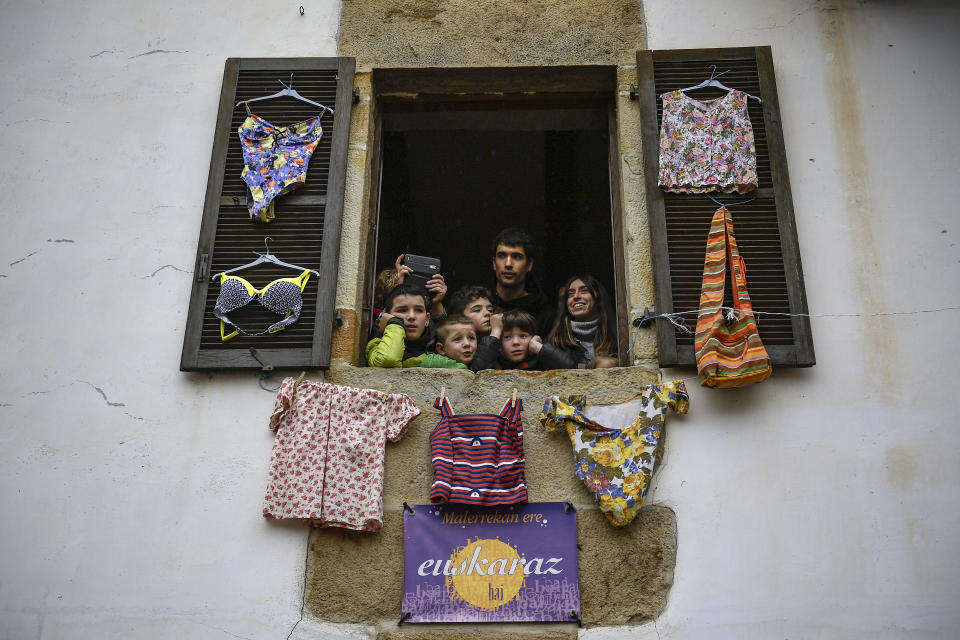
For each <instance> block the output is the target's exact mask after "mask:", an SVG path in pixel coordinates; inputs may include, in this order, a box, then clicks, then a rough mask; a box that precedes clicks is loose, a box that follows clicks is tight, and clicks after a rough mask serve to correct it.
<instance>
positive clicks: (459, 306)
mask: <svg viewBox="0 0 960 640" xmlns="http://www.w3.org/2000/svg"><path fill="white" fill-rule="evenodd" d="M492 299H493V296H491V295H490V290H489V289H487V288H486V287H479V286H472V287H465V288H463V289H460V290H458V291H457V292H456V293H455V294H453V296H451V298H450V313H456V314H462V315H465V316H467V317H468V318H469V319H470V321H471V322H472V323H473V328H474V330H475V331H476V332H477V338H478V339H481V340H482V339H483V338H484V337H485V336H489V335H490V328H491V327H490V317H491V316H493V312H494V309H493V303H492V302H491V300H492Z"/></svg>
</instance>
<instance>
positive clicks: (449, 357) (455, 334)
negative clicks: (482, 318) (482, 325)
mask: <svg viewBox="0 0 960 640" xmlns="http://www.w3.org/2000/svg"><path fill="white" fill-rule="evenodd" d="M476 352H477V333H476V331H475V330H474V328H473V323H472V322H470V319H469V318H467V317H466V316H463V315H460V314H456V315H448V316H447V317H446V318H444V319H443V320H441V321H440V322H439V323H438V324H437V353H436V354H430V355H429V356H427V357H426V359H425V360H424V361H423V364H421V365H420V366H421V367H443V368H446V369H466V368H468V367H469V365H470V363H471V362H473V357H474V355H476Z"/></svg>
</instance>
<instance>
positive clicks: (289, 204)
mask: <svg viewBox="0 0 960 640" xmlns="http://www.w3.org/2000/svg"><path fill="white" fill-rule="evenodd" d="M291 74H293V87H294V88H295V89H296V90H297V91H298V92H299V93H300V94H301V95H303V96H304V97H305V98H309V99H310V100H313V101H315V102H319V103H321V104H324V105H327V106H330V107H332V108H333V109H334V112H335V113H334V116H333V118H332V119H331V117H330V115H329V113H327V114H325V115H324V117H323V119H322V121H321V122H322V126H323V138H322V139H321V141H320V144H319V145H318V146H317V148H316V150H315V151H314V153H313V156H312V157H311V159H310V163H309V165H308V171H307V179H306V184H305V185H304V186H303V187H301V188H300V189H298V190H296V191H293V192H291V193H288V194H286V195H282V196H280V197H279V198H277V199H276V200H275V201H274V202H275V212H276V218H275V219H274V220H273V221H272V222H269V223H259V222H253V221H251V219H250V215H249V213H248V212H247V206H246V185H245V183H244V182H243V180H242V179H241V178H240V173H241V171H242V170H243V157H242V154H241V151H240V141H239V138H238V136H237V129H238V128H239V127H240V125H241V123H242V122H243V120H244V119H245V118H246V115H247V114H246V110H245V109H244V107H243V105H240V106H239V107H234V105H235V104H236V102H237V101H239V100H242V99H244V98H254V97H258V96H264V95H268V94H271V93H274V92H276V91H280V90H282V89H283V87H282V86H281V85H280V83H279V82H277V80H283V81H284V82H289V81H290V79H291ZM353 74H354V59H353V58H229V59H228V60H227V62H226V65H225V67H224V73H223V88H222V90H221V93H220V109H219V112H218V114H217V125H216V131H215V136H214V142H213V155H212V157H211V159H210V174H209V178H208V181H207V193H206V199H205V201H204V206H203V221H202V223H201V226H200V240H199V242H198V244H197V259H196V264H195V267H194V269H195V271H194V273H195V274H196V275H195V278H194V283H193V291H192V293H191V296H190V309H189V313H188V316H187V327H186V332H185V335H184V340H183V354H182V356H181V360H180V369H181V370H183V371H191V370H203V369H248V368H260V366H261V363H260V362H258V361H257V359H256V358H254V356H253V353H252V352H251V347H253V348H255V349H256V352H257V355H259V356H260V358H262V359H263V360H264V361H266V362H268V363H269V364H271V365H273V366H277V367H312V368H315V367H326V366H328V365H329V363H330V338H331V332H332V330H333V305H334V296H335V294H336V279H337V258H338V253H339V242H340V219H341V214H342V211H343V187H344V173H345V169H346V158H347V138H348V134H349V127H350V108H351V97H352V95H351V94H352V89H353ZM250 108H251V110H252V111H253V112H254V113H256V114H257V115H259V116H261V117H263V118H265V119H266V120H267V121H269V122H270V123H272V124H274V125H278V126H283V125H289V124H293V123H296V122H301V121H303V120H305V119H307V118H310V117H312V116H315V115H317V111H318V110H317V108H316V107H314V106H312V105H310V104H307V103H305V102H301V101H299V100H296V99H294V98H286V97H285V98H277V99H273V100H265V101H263V102H257V103H254V104H251V105H250ZM265 238H270V241H269V246H270V250H271V253H273V254H275V255H276V256H277V257H278V258H279V259H280V260H283V261H285V262H289V263H292V264H296V265H301V266H304V267H307V268H312V269H317V270H319V271H320V277H319V278H318V277H316V276H311V278H310V281H309V282H308V284H307V286H306V289H305V290H304V295H303V298H304V307H303V312H302V313H301V315H300V319H299V320H298V321H297V322H296V323H294V324H292V325H290V326H288V327H287V328H286V329H284V330H282V331H279V332H277V333H273V334H265V335H262V336H257V337H251V336H244V335H239V336H237V337H235V338H233V339H232V340H229V341H227V342H222V341H221V339H220V322H219V320H218V319H217V318H216V317H214V315H213V313H212V311H213V307H214V304H215V303H216V299H217V295H218V293H219V290H220V287H219V285H217V284H216V283H213V282H211V280H210V278H211V275H212V274H217V273H219V272H221V271H224V270H227V269H230V268H232V267H237V266H240V265H243V264H246V263H248V262H250V261H251V260H254V259H255V258H256V256H255V255H254V254H253V252H254V251H259V252H263V251H264V239H265ZM237 275H242V276H243V277H244V278H246V279H247V280H249V281H250V282H251V283H252V284H253V285H254V286H255V287H258V288H259V287H262V286H263V285H265V284H267V283H269V282H270V281H272V280H274V279H275V278H282V277H290V276H296V275H298V274H297V273H296V272H295V271H291V270H290V269H284V268H282V267H277V266H275V265H271V264H269V263H267V264H263V265H259V266H257V267H255V268H252V269H249V270H246V271H242V272H239V273H238V274H237ZM230 317H231V319H232V320H234V321H235V322H236V323H237V324H239V325H240V326H241V327H244V328H245V329H248V330H250V331H260V330H263V329H266V328H267V327H268V326H270V325H271V324H272V323H274V322H276V321H277V320H278V319H279V316H277V315H276V314H274V313H272V312H270V311H268V310H266V309H264V308H263V307H261V306H260V305H259V304H258V303H257V302H253V303H251V304H250V305H248V306H247V307H244V308H243V309H239V310H237V311H236V312H234V313H232V314H230Z"/></svg>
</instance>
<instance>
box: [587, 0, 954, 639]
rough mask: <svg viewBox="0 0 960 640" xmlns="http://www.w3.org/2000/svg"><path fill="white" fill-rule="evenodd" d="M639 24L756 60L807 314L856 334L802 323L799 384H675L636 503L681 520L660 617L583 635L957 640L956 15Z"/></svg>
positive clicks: (787, 8)
mask: <svg viewBox="0 0 960 640" xmlns="http://www.w3.org/2000/svg"><path fill="white" fill-rule="evenodd" d="M643 6H644V10H645V15H646V19H647V37H648V44H649V47H650V48H651V49H672V48H699V47H725V46H751V45H762V44H770V45H772V47H773V56H774V65H775V68H776V74H777V83H778V86H779V94H780V105H781V109H782V116H783V125H784V129H785V137H786V149H787V155H788V162H789V170H790V177H791V180H792V186H793V196H794V203H795V205H796V218H797V227H798V233H799V239H800V248H801V252H802V257H803V267H804V273H805V277H806V289H807V295H808V298H809V304H810V309H811V312H812V313H813V314H857V315H854V316H842V317H837V316H829V317H819V316H818V317H815V318H814V319H813V334H814V342H815V346H816V352H817V366H816V367H814V368H812V369H810V370H804V371H775V372H774V375H773V377H772V378H770V380H769V381H767V382H764V383H763V384H762V385H758V386H756V387H755V388H749V389H744V390H740V391H710V390H705V389H701V388H699V387H697V386H696V384H695V382H693V381H691V382H690V383H688V384H691V385H692V386H690V390H691V409H690V414H689V416H687V417H686V418H685V419H676V420H674V421H673V422H671V423H670V437H669V440H668V452H667V457H666V464H665V466H663V467H662V469H661V472H660V474H659V476H658V480H657V482H656V485H655V490H654V494H653V496H654V500H656V501H658V502H664V503H666V504H669V505H671V506H673V507H674V509H675V510H676V512H677V517H678V524H677V527H678V532H679V555H678V561H677V571H676V583H675V585H674V587H673V590H672V591H671V593H670V598H669V603H668V605H667V609H666V611H665V612H664V614H663V615H662V616H661V617H660V619H659V620H658V622H657V624H656V625H655V626H654V625H649V626H647V627H644V628H640V629H635V630H633V631H632V633H630V634H627V633H626V632H625V631H624V630H622V629H620V630H616V631H615V632H613V631H592V632H588V633H586V634H584V635H585V636H586V637H588V638H595V639H599V638H607V637H609V638H614V637H616V638H622V637H626V636H627V635H631V636H633V637H636V638H651V639H652V638H658V639H661V640H666V639H667V638H671V639H680V638H737V639H747V638H757V639H768V638H844V639H846V638H903V637H908V638H927V637H940V638H956V637H958V636H960V607H958V602H960V600H958V595H957V594H958V592H960V561H958V560H960V504H958V500H957V490H956V487H957V486H958V482H960V470H958V465H957V464H956V462H955V458H956V452H957V449H958V445H960V436H958V429H957V422H958V420H957V417H956V416H957V413H958V408H960V406H958V399H957V398H958V393H957V390H956V383H955V382H952V380H954V378H955V366H954V360H955V358H956V355H957V353H958V346H960V344H958V340H957V338H956V336H955V335H951V333H952V329H953V327H955V326H956V324H957V322H958V321H960V310H957V307H958V306H960V216H958V214H957V205H956V202H957V201H958V198H960V181H958V179H957V178H958V166H960V162H958V161H960V151H958V149H960V127H958V125H957V120H956V115H957V113H958V109H957V105H958V101H960V71H958V67H957V61H958V60H960V44H958V39H957V30H956V25H957V24H958V23H960V11H958V9H957V8H956V6H955V5H954V4H953V3H946V2H941V3H937V2H796V1H792V0H791V1H786V0H784V1H771V0H755V1H751V0H738V1H733V2H721V3H706V2H698V1H696V0H686V1H683V0H681V1H678V0H646V1H645V2H644V3H643ZM733 211H734V215H736V208H735V207H734V209H733ZM942 307H953V309H952V310H947V311H940V312H931V313H907V314H903V315H879V316H877V315H870V314H881V313H888V312H902V311H905V312H910V311H917V310H928V309H938V308H942ZM673 374H680V375H689V373H688V372H667V375H673Z"/></svg>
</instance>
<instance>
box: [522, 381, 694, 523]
mask: <svg viewBox="0 0 960 640" xmlns="http://www.w3.org/2000/svg"><path fill="white" fill-rule="evenodd" d="M688 406H689V397H688V396H687V388H686V387H685V386H684V384H683V381H682V380H675V381H673V382H671V383H669V384H666V385H663V387H660V386H658V385H654V384H651V385H648V386H647V387H646V388H645V389H644V390H643V391H642V392H641V393H640V394H638V395H637V396H636V397H635V398H633V399H632V400H629V401H628V402H623V403H620V404H610V405H596V406H590V407H588V406H587V399H586V396H580V397H579V398H577V397H573V398H571V399H570V403H566V402H562V401H561V400H560V399H559V398H558V397H557V396H552V397H550V398H547V401H546V402H545V403H544V405H543V412H542V413H541V414H540V422H541V423H542V424H543V426H544V427H545V428H546V430H547V432H548V433H556V432H557V431H558V430H559V429H560V428H561V427H562V428H565V429H566V432H567V435H568V436H569V437H570V442H571V444H572V445H573V460H574V465H575V470H576V474H577V477H578V478H580V479H581V480H583V483H584V484H585V485H586V487H587V489H589V490H590V491H592V492H593V494H594V496H595V498H596V501H597V504H599V505H600V510H601V511H602V512H603V515H605V516H606V517H607V520H609V521H610V523H611V524H613V525H614V526H617V527H622V526H624V525H626V524H629V523H630V522H631V521H632V520H633V519H634V518H635V517H636V515H637V512H638V511H640V506H641V505H642V504H643V500H644V498H646V496H647V490H648V489H649V487H650V480H651V478H652V477H653V470H654V464H655V463H656V462H658V461H659V457H660V451H659V450H658V447H659V446H660V442H661V440H662V438H663V429H664V425H665V423H666V414H667V409H673V410H674V411H676V412H677V413H686V412H687V408H688Z"/></svg>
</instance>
